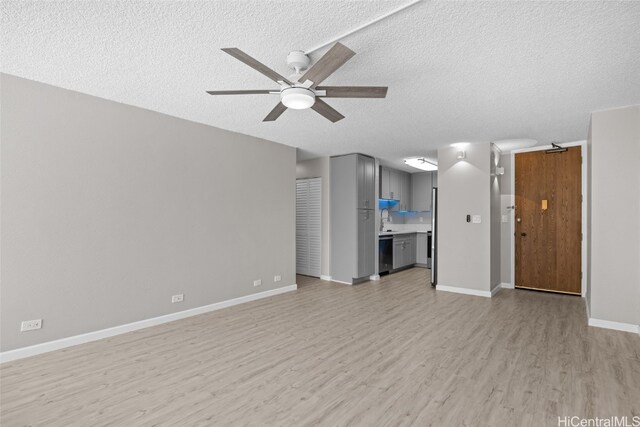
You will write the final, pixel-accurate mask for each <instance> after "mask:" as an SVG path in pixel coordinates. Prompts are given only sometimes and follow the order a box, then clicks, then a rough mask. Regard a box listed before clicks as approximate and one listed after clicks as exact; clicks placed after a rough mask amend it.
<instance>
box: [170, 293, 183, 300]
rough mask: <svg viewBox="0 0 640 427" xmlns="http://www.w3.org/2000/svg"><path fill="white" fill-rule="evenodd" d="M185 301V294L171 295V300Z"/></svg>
mask: <svg viewBox="0 0 640 427" xmlns="http://www.w3.org/2000/svg"><path fill="white" fill-rule="evenodd" d="M182 301H184V294H178V295H173V296H172V297H171V302H182Z"/></svg>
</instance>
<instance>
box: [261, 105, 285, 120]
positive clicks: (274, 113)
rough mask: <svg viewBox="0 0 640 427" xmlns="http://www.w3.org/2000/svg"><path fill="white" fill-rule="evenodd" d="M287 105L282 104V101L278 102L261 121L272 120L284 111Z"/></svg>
mask: <svg viewBox="0 0 640 427" xmlns="http://www.w3.org/2000/svg"><path fill="white" fill-rule="evenodd" d="M286 109H287V107H285V106H284V104H283V103H282V102H279V103H278V105H276V107H275V108H274V109H273V110H271V112H270V113H269V114H267V117H265V118H264V120H262V121H263V122H272V121H274V120H275V119H277V118H278V117H280V115H281V114H282V113H284V110H286Z"/></svg>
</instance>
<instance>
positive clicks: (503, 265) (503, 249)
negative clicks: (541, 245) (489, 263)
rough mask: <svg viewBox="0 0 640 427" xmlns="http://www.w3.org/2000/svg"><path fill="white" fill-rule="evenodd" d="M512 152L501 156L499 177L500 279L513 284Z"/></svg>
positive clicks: (513, 200)
mask: <svg viewBox="0 0 640 427" xmlns="http://www.w3.org/2000/svg"><path fill="white" fill-rule="evenodd" d="M512 156H513V155H512V154H502V155H501V156H500V162H499V165H500V166H501V167H503V168H504V175H501V176H500V177H498V181H499V183H500V281H501V282H502V283H507V284H510V285H512V286H513V283H512V280H511V275H512V272H511V254H512V253H513V249H512V246H511V243H512V242H511V236H512V235H513V233H512V231H511V226H512V224H513V220H514V218H513V210H512V209H507V207H508V206H513V205H515V196H514V194H513V188H511V187H512V186H511V181H512V179H513V170H512V169H511V168H512V164H511V157H512ZM503 216H506V219H507V222H502V217H503Z"/></svg>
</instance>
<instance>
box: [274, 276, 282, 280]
mask: <svg viewBox="0 0 640 427" xmlns="http://www.w3.org/2000/svg"><path fill="white" fill-rule="evenodd" d="M281 280H282V276H280V275H277V276H273V281H274V282H279V281H281Z"/></svg>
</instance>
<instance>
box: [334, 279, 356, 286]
mask: <svg viewBox="0 0 640 427" xmlns="http://www.w3.org/2000/svg"><path fill="white" fill-rule="evenodd" d="M331 281H332V282H335V283H341V284H343V285H353V283H352V282H344V281H342V280H336V279H331Z"/></svg>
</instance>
